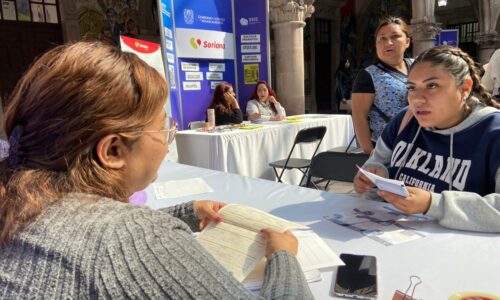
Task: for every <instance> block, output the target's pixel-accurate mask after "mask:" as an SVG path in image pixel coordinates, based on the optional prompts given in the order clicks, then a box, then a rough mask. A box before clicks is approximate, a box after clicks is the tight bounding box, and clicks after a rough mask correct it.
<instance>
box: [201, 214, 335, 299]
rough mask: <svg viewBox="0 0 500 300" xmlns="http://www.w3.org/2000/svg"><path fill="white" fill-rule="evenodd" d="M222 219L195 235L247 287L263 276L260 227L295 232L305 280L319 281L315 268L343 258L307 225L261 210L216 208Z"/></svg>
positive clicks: (326, 266) (333, 263)
mask: <svg viewBox="0 0 500 300" xmlns="http://www.w3.org/2000/svg"><path fill="white" fill-rule="evenodd" d="M219 214H220V215H221V216H222V217H223V218H224V220H223V221H222V222H221V223H219V224H217V225H216V224H214V223H211V224H210V225H209V226H207V227H206V228H205V229H204V230H203V231H202V232H201V233H200V234H199V235H198V236H197V237H196V239H197V240H198V242H199V243H200V244H201V245H202V246H203V247H205V249H207V251H208V252H210V254H212V256H213V257H214V258H215V259H216V260H217V261H218V262H219V263H220V264H221V265H222V266H224V267H225V268H226V269H227V270H228V271H229V272H231V273H232V274H233V276H234V277H235V278H236V279H237V280H239V281H240V282H243V283H245V285H246V286H247V287H248V288H250V289H255V288H258V287H260V284H261V283H262V280H263V277H264V272H263V270H264V266H265V258H264V253H265V247H266V243H265V241H264V240H263V237H262V235H261V234H260V230H261V229H262V228H271V229H273V230H276V231H278V232H284V231H285V230H287V229H302V230H301V231H298V232H294V235H295V236H296V237H297V239H298V241H299V251H298V255H297V259H298V260H299V263H300V265H301V267H302V270H303V271H304V273H305V275H306V278H307V280H308V281H315V280H319V279H320V277H319V272H318V269H323V268H328V267H333V266H338V265H341V264H343V263H342V261H341V260H340V259H339V258H338V257H337V256H336V255H335V253H333V251H331V250H330V248H328V246H326V244H325V243H324V242H323V240H321V238H320V237H319V236H317V235H316V234H315V233H313V232H310V231H305V232H304V231H303V230H304V229H308V227H306V226H303V225H300V224H296V223H293V222H290V221H287V220H284V219H281V218H278V217H276V216H273V215H270V214H268V213H266V212H263V211H261V210H258V209H255V208H252V207H248V206H244V205H238V204H229V205H226V206H224V207H223V208H222V209H221V210H219Z"/></svg>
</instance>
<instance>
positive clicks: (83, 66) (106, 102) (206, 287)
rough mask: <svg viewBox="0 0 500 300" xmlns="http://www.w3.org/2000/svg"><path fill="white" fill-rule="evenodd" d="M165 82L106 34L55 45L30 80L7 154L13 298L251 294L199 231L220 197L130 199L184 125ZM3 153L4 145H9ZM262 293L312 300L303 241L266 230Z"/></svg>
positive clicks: (1, 199) (8, 279) (17, 106)
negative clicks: (159, 204) (172, 112)
mask: <svg viewBox="0 0 500 300" xmlns="http://www.w3.org/2000/svg"><path fill="white" fill-rule="evenodd" d="M167 95H168V88H167V84H166V82H165V80H164V79H163V78H162V77H161V75H160V74H158V72H157V71H156V70H154V69H153V68H151V67H149V66H148V65H147V64H146V63H144V62H143V61H142V60H140V59H139V58H138V57H137V56H136V55H135V54H132V53H127V52H121V51H120V50H119V49H118V48H115V47H113V46H110V45H105V44H102V43H100V42H78V43H75V44H68V45H63V46H58V47H56V48H54V49H52V50H50V51H49V52H47V53H46V54H44V55H43V56H41V58H39V59H38V60H37V61H36V62H35V63H34V64H33V66H32V67H31V69H30V70H28V71H27V73H26V74H25V75H24V76H23V77H22V78H21V80H20V81H19V83H18V85H17V86H16V88H15V90H14V92H13V94H12V97H11V99H10V101H9V106H8V107H7V110H6V113H5V127H6V132H7V135H8V137H9V141H8V151H1V152H0V153H1V154H2V156H3V157H4V158H5V156H6V155H8V157H7V162H3V163H2V164H6V163H7V164H6V165H2V167H4V168H3V169H2V170H1V176H0V248H1V251H0V282H1V283H2V284H1V288H2V291H3V294H2V296H3V297H4V298H9V299H12V298H21V299H23V298H62V297H70V298H96V299H97V298H106V299H114V298H132V299H150V298H168V299H171V298H176V299H193V298H199V299H234V298H238V299H253V298H258V296H257V295H254V294H252V293H250V292H249V291H247V290H246V289H245V288H244V287H243V285H242V284H241V283H239V282H238V281H236V280H235V279H234V277H233V276H232V275H231V274H230V273H228V272H227V271H226V270H225V269H224V268H223V267H222V266H221V265H220V264H219V263H218V262H217V261H215V260H214V258H213V257H212V256H211V255H210V254H209V253H208V252H207V251H205V249H204V248H203V247H202V246H201V245H200V244H198V242H197V241H196V240H195V238H194V237H193V235H192V232H191V230H196V231H198V230H200V228H203V227H204V226H205V225H206V224H208V222H210V221H217V222H220V221H221V216H220V215H218V213H217V212H218V211H219V209H220V208H221V207H222V206H224V204H223V203H220V202H215V201H194V202H189V203H185V204H182V205H176V206H173V207H170V208H166V209H162V210H156V211H155V210H152V209H150V208H148V207H140V206H132V205H130V204H128V198H129V197H130V195H131V194H132V193H134V192H136V191H138V190H141V189H144V188H145V187H146V186H148V185H149V184H150V183H151V182H152V181H153V180H155V178H156V177H157V171H158V168H159V166H160V163H161V162H162V160H163V158H164V156H165V154H166V153H167V152H168V146H169V143H170V142H172V141H173V139H174V137H175V134H176V130H177V126H176V123H175V121H173V119H171V118H169V117H167V116H166V115H165V112H164V110H163V107H164V104H165V99H166V98H167ZM3 150H6V148H3ZM262 234H263V237H264V240H265V241H266V244H267V252H266V256H267V258H268V261H267V266H266V273H265V279H264V283H263V284H264V285H263V287H262V290H261V292H260V296H261V297H264V298H270V299H279V298H286V299H289V298H290V297H295V298H297V299H303V298H307V299H311V298H312V295H311V293H310V290H309V287H308V285H307V283H306V282H305V280H304V278H303V275H302V274H303V273H302V271H301V270H300V266H299V264H298V262H297V259H296V258H295V254H296V253H297V240H296V239H295V237H294V236H293V235H292V234H291V233H289V232H286V233H278V232H275V231H272V230H270V229H263V231H262Z"/></svg>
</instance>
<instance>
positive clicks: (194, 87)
mask: <svg viewBox="0 0 500 300" xmlns="http://www.w3.org/2000/svg"><path fill="white" fill-rule="evenodd" d="M182 89H183V90H185V91H199V90H201V84H200V82H199V81H183V82H182Z"/></svg>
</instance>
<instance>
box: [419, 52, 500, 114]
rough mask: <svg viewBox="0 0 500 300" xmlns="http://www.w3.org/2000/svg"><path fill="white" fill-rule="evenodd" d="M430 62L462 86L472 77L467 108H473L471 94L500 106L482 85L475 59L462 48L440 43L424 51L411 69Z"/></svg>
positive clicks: (485, 101)
mask: <svg viewBox="0 0 500 300" xmlns="http://www.w3.org/2000/svg"><path fill="white" fill-rule="evenodd" d="M424 62H427V63H430V64H431V65H433V66H439V67H441V68H442V69H443V70H445V71H446V72H448V73H450V74H451V75H452V76H453V78H455V82H456V83H457V86H461V85H462V84H463V83H464V80H465V79H466V78H467V77H469V76H470V77H471V78H472V92H471V94H470V95H469V97H468V98H467V101H466V105H467V109H468V110H470V109H472V103H473V102H472V101H471V96H472V95H474V96H476V97H477V98H478V99H479V101H481V102H482V103H484V104H486V105H488V106H492V107H496V108H500V103H498V102H497V101H495V100H494V99H493V98H492V97H491V95H490V93H488V92H487V91H486V89H485V88H484V86H483V85H481V80H480V79H479V75H478V74H479V73H478V69H477V67H476V65H475V63H474V60H473V59H472V58H471V57H470V56H469V54H467V53H466V52H464V51H462V50H461V49H460V48H456V47H451V46H448V45H440V46H437V47H434V48H431V49H428V50H426V51H424V52H422V53H421V54H420V55H419V56H418V57H417V58H416V59H415V62H414V63H413V65H412V67H411V68H410V71H411V69H412V68H413V67H414V66H416V65H417V64H419V63H424Z"/></svg>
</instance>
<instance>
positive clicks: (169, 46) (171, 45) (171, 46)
mask: <svg viewBox="0 0 500 300" xmlns="http://www.w3.org/2000/svg"><path fill="white" fill-rule="evenodd" d="M165 48H167V49H168V50H170V51H173V50H174V43H173V42H172V41H171V40H169V39H165Z"/></svg>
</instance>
